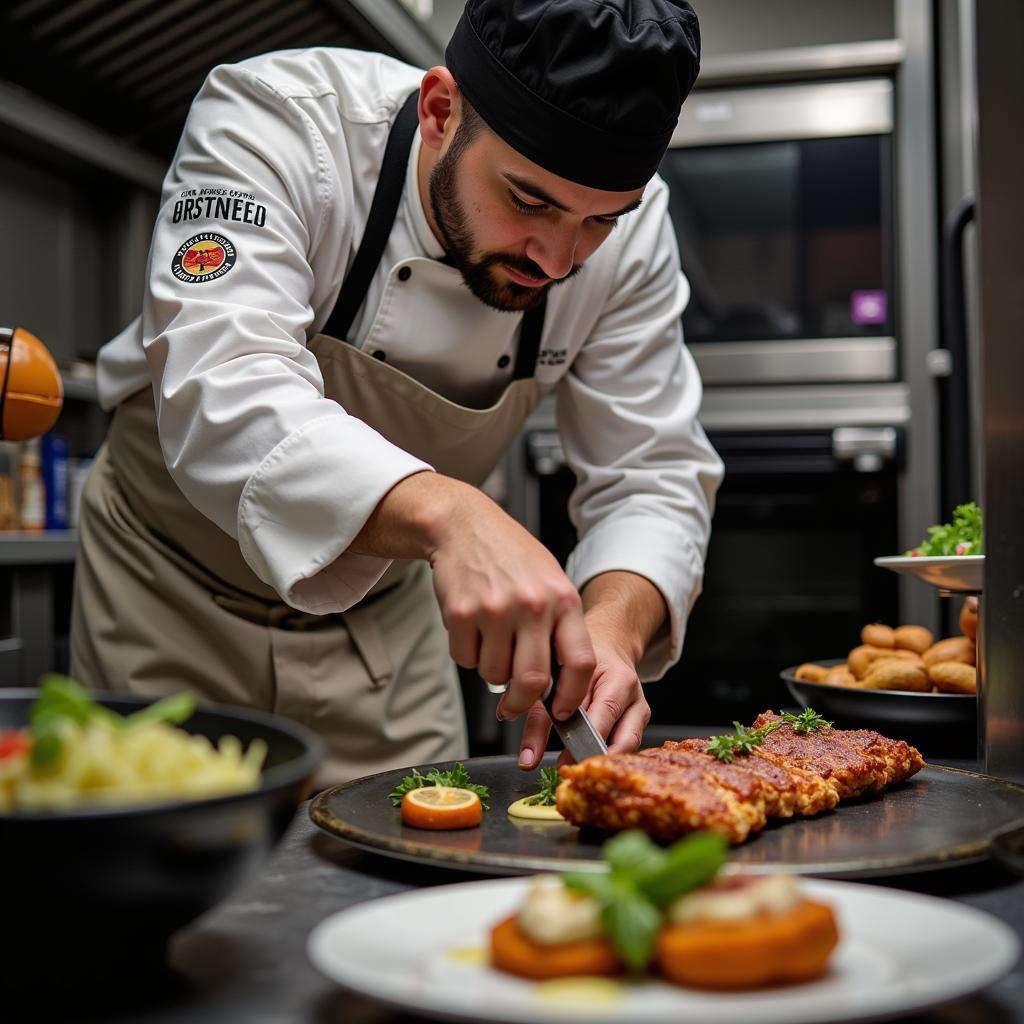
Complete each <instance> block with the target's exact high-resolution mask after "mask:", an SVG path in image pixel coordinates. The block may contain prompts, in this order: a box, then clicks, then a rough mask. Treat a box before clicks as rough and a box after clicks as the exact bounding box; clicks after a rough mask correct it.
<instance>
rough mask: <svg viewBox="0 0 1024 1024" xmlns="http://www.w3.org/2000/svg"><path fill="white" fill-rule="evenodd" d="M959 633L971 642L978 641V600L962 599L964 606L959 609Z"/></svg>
mask: <svg viewBox="0 0 1024 1024" xmlns="http://www.w3.org/2000/svg"><path fill="white" fill-rule="evenodd" d="M960 632H961V633H963V635H964V636H969V637H970V638H971V639H972V640H977V639H978V599H977V598H975V599H974V600H973V601H972V600H971V599H970V598H969V597H968V598H965V599H964V606H963V608H961V609H960Z"/></svg>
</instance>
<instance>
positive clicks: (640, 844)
mask: <svg viewBox="0 0 1024 1024" xmlns="http://www.w3.org/2000/svg"><path fill="white" fill-rule="evenodd" d="M728 845H729V844H728V842H727V840H726V839H725V837H724V836H722V835H720V834H719V833H717V832H695V833H693V834H692V835H690V836H687V837H686V838H685V839H680V840H679V842H677V843H674V844H673V845H672V846H670V847H669V848H668V849H667V850H665V849H662V848H661V847H660V846H657V845H655V844H654V843H653V842H651V840H650V839H649V838H648V837H647V835H646V834H645V833H643V832H635V831H631V832H622V833H620V834H619V835H617V836H615V838H614V839H609V840H608V842H606V843H605V844H604V846H603V847H602V848H601V855H602V857H603V858H604V859H605V861H607V863H608V870H607V871H605V872H603V873H596V872H571V873H569V874H567V875H563V876H562V881H563V882H564V884H565V886H566V888H569V889H574V890H576V891H577V892H583V893H586V894H587V895H589V896H591V897H593V898H594V899H595V900H597V902H598V903H599V904H600V906H601V925H602V927H603V929H604V931H605V934H606V935H607V936H608V939H609V941H610V942H611V944H612V945H613V946H614V947H615V951H616V952H617V953H618V954H619V956H620V957H621V958H622V962H623V963H624V964H625V965H626V966H627V967H628V968H629V969H630V970H632V971H642V970H643V969H644V968H645V967H646V966H647V965H648V964H649V963H650V962H651V958H652V956H653V954H654V941H655V938H656V936H657V934H658V930H659V929H660V928H661V925H662V917H663V909H664V908H665V907H666V906H667V905H668V904H669V903H671V902H672V901H673V900H675V899H678V898H679V897H680V896H682V895H684V894H685V893H687V892H689V891H690V890H691V889H696V888H697V887H698V886H700V885H704V884H705V883H706V882H710V881H711V879H712V878H714V877H715V874H716V873H717V872H718V869H719V868H720V867H721V866H722V864H723V863H724V862H725V858H726V851H727V849H728Z"/></svg>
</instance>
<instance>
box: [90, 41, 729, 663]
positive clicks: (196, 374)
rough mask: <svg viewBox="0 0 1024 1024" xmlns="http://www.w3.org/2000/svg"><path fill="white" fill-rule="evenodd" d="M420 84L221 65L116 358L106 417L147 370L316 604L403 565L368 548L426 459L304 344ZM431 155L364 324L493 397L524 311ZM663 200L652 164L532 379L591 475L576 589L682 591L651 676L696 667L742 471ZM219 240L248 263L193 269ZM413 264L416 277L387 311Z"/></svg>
mask: <svg viewBox="0 0 1024 1024" xmlns="http://www.w3.org/2000/svg"><path fill="white" fill-rule="evenodd" d="M421 77H422V72H421V71H420V70H418V69H416V68H413V67H410V66H409V65H406V64H403V63H401V62H399V61H396V60H393V59H391V58H388V57H385V56H383V55H380V54H374V53H365V52H362V51H355V50H345V49H331V48H318V49H307V50H292V51H282V52H277V53H269V54H265V55H263V56H260V57H256V58H253V59H251V60H247V61H243V62H242V63H240V64H235V65H224V66H220V67H217V68H214V70H213V71H212V72H211V73H210V75H209V77H208V78H207V80H206V82H205V84H204V85H203V87H202V89H201V91H200V92H199V95H198V96H197V97H196V100H195V102H194V103H193V105H192V109H191V112H190V114H189V117H188V120H187V123H186V125H185V128H184V132H183V135H182V138H181V142H180V143H179V146H178V149H177V152H176V154H175V157H174V160H173V162H172V164H171V167H170V170H169V171H168V173H167V177H166V179H165V181H164V186H163V196H162V205H161V209H160V212H159V215H158V218H157V222H156V226H155V230H154V234H153V241H152V247H151V250H150V259H149V265H148V270H147V281H146V290H145V298H144V305H143V313H142V317H141V318H140V320H136V321H135V322H134V323H132V324H131V325H130V326H129V327H128V328H127V329H126V330H125V331H123V332H122V333H121V334H120V335H118V336H117V337H116V338H114V339H113V340H112V341H110V342H109V343H108V344H107V345H105V346H104V347H103V349H102V350H101V352H100V354H99V364H98V384H99V396H100V402H101V404H102V405H103V407H104V408H106V409H108V410H109V409H112V408H114V407H115V406H116V405H117V404H118V403H120V402H121V401H122V400H124V399H125V398H127V397H128V396H129V395H131V394H134V393H135V392H137V391H138V390H140V389H141V388H143V387H145V386H146V385H148V384H150V383H152V386H153V388H154V393H155V399H156V409H157V417H158V423H159V431H160V441H161V447H162V449H163V454H164V458H165V460H166V462H167V466H168V469H169V471H170V473H171V476H172V477H173V479H174V480H175V482H176V483H177V484H178V486H179V487H180V488H181V490H182V492H183V493H184V494H185V496H186V497H187V498H188V500H189V501H190V502H191V503H192V504H193V505H194V506H195V507H196V508H197V509H199V511H201V512H202V513H203V514H204V515H206V516H208V517H209V518H210V519H211V520H212V521H213V522H214V523H216V524H217V525H218V526H219V527H220V528H221V529H222V530H224V531H225V532H226V533H228V534H230V535H231V536H232V537H234V538H236V539H237V541H238V543H239V545H240V548H241V551H242V554H243V556H244V557H245V560H246V562H247V563H248V564H249V566H250V567H251V568H252V569H253V571H254V572H255V573H256V575H257V576H259V577H260V579H262V580H263V581H264V582H266V583H268V584H269V585H270V586H272V587H273V588H274V589H275V590H276V591H277V592H278V593H279V594H280V595H281V597H282V599H283V600H285V601H286V602H288V603H289V604H291V605H293V606H294V607H296V608H299V609H301V610H303V611H308V612H313V613H320V614H323V613H328V612H338V611H344V610H345V609H347V608H349V607H351V606H352V605H353V604H354V603H356V602H357V601H358V600H360V599H361V598H362V597H363V596H364V595H365V594H366V592H367V591H368V590H369V588H370V587H371V586H372V585H373V584H374V583H375V582H376V580H377V579H378V578H379V577H380V575H381V574H382V573H383V571H384V570H385V569H386V567H387V565H388V564H389V563H388V560H387V559H383V558H376V557H371V556H367V555H359V554H354V553H351V552H348V551H347V548H348V546H349V545H350V544H351V542H352V540H353V539H354V538H355V536H356V534H357V533H358V532H359V530H360V529H361V528H362V526H363V524H364V523H365V522H366V520H367V519H368V518H369V516H370V514H371V513H372V512H373V510H374V508H375V507H376V506H377V504H378V502H379V501H380V500H381V499H382V498H383V496H384V495H385V494H386V493H387V491H388V490H390V488H391V487H393V486H394V485H395V484H396V483H397V482H398V481H400V480H402V479H403V478H404V477H406V476H408V475H410V474H412V473H415V472H418V471H420V470H423V469H429V468H430V467H428V466H427V465H426V464H425V463H423V462H421V461H420V460H419V459H417V458H415V457H413V456H412V455H410V454H409V453H407V452H405V451H403V450H401V449H399V448H397V447H396V446H394V445H392V444H391V443H390V442H388V441H387V440H386V439H385V438H384V437H383V436H381V435H380V434H379V433H378V432H377V431H375V430H374V429H373V428H372V427H370V426H368V425H367V424H366V423H364V422H363V421H361V420H359V419H356V418H355V417H352V416H349V415H347V414H346V412H345V410H344V409H343V408H342V407H341V406H340V405H339V404H337V403H336V402H333V401H330V400H328V399H325V397H324V394H323V381H322V378H321V375H320V371H319V367H318V365H317V362H316V360H315V358H314V357H313V355H312V354H311V353H310V352H309V350H308V349H307V348H306V339H307V338H311V337H313V336H314V335H315V334H316V333H317V332H318V331H319V330H320V329H321V327H322V326H323V324H324V323H325V322H326V320H327V318H328V316H329V315H330V313H331V311H332V309H333V307H334V303H335V300H336V298H337V295H338V292H339V289H340V286H341V282H342V279H343V278H344V276H345V273H346V271H347V270H348V267H349V264H350V263H351V260H352V258H353V257H354V254H355V250H356V248H357V246H358V244H359V241H360V240H361V238H362V232H363V228H364V226H365V223H366V218H367V214H368V212H369V206H370V201H371V199H372V196H373V192H374V189H375V187H376V184H377V176H378V171H379V168H380V165H381V160H382V157H383V152H384V146H385V143H386V141H387V135H388V130H389V127H390V123H391V121H392V120H393V119H394V117H395V114H396V112H397V110H398V108H399V106H400V105H401V103H402V101H403V100H404V99H405V97H406V96H407V95H408V94H409V93H410V92H411V91H412V90H413V89H415V88H417V87H418V85H419V82H420V79H421ZM419 145H420V138H419V133H417V134H416V139H415V142H414V145H413V148H412V153H411V156H410V159H409V167H408V172H407V178H406V186H405V192H404V196H403V199H402V203H401V205H400V207H399V211H398V214H397V217H396V220H395V224H394V227H393V230H392V232H391V236H390V239H389V241H388V245H387V249H386V251H385V255H384V258H383V259H382V260H381V263H380V265H379V266H378V268H377V271H376V274H375V276H374V278H373V282H372V284H371V285H370V289H369V292H368V295H367V298H366V301H365V303H364V305H363V308H362V309H361V311H360V313H359V314H358V315H357V318H356V321H355V323H354V324H353V327H352V329H351V331H350V338H349V340H350V341H352V342H353V343H355V344H356V345H358V346H359V347H361V348H362V349H363V350H364V351H366V352H368V353H380V354H381V356H382V357H384V358H386V359H387V361H388V363H389V364H391V365H392V366H395V367H397V368H398V369H401V370H403V371H405V372H406V373H408V374H410V375H411V376H413V377H415V378H416V379H417V380H419V381H420V382H422V383H423V384H425V385H426V386H427V387H429V388H431V389H432V390H434V391H436V392H438V393H440V394H442V395H444V396H445V397H447V398H449V399H451V400H452V401H455V402H458V403H460V404H463V405H471V406H477V407H483V406H486V405H488V404H490V403H491V402H492V401H493V400H494V399H495V398H496V397H497V395H498V394H500V392H501V390H502V389H503V387H504V386H505V385H506V384H507V383H508V382H509V381H510V380H511V379H512V373H513V369H514V364H515V350H516V343H517V340H518V332H519V324H520V322H521V319H522V318H521V317H520V316H518V315H514V314H509V313H502V312H499V311H496V310H493V309H491V308H489V307H488V306H486V305H484V304H483V303H482V302H480V301H478V300H477V299H476V298H475V297H474V296H473V295H472V293H471V292H470V291H469V290H468V288H466V286H465V284H464V282H463V281H462V278H461V274H459V272H458V271H456V270H454V269H453V268H451V267H449V266H447V265H446V264H443V263H440V262H438V260H439V258H440V257H442V256H443V249H442V247H441V246H440V244H439V243H438V241H437V239H436V238H435V237H434V235H433V233H432V232H431V230H430V227H429V225H428V222H427V219H426V216H425V214H424V210H423V206H422V202H421V198H420V193H419V188H418V185H417V178H416V161H417V156H418V153H419ZM667 209H668V191H667V188H666V186H665V184H664V182H663V181H661V179H660V178H655V179H654V180H653V181H652V182H651V183H650V184H649V185H648V186H647V189H646V192H645V195H644V200H643V203H642V205H641V206H640V208H639V209H638V210H636V211H634V212H632V213H629V214H626V215H624V216H622V217H621V218H620V219H619V223H618V225H617V226H616V227H615V228H614V230H613V231H612V232H611V233H610V235H609V237H608V238H607V240H606V241H605V242H604V243H603V244H602V246H601V247H600V248H599V249H598V250H597V251H596V252H595V253H594V254H593V255H592V256H591V257H590V258H589V259H588V260H587V262H586V264H585V265H584V268H583V270H582V271H581V272H580V273H579V274H578V275H577V276H576V277H575V278H573V279H572V280H570V281H568V282H565V283H563V284H560V285H558V286H556V287H554V288H552V289H551V291H550V294H549V298H548V304H547V317H546V321H545V327H544V334H543V338H542V341H541V352H540V355H539V357H538V363H537V368H536V371H535V375H536V379H537V381H538V383H539V384H540V386H541V388H542V389H543V390H544V391H549V390H554V391H555V393H556V406H557V422H558V428H559V432H560V435H561V441H562V446H563V450H564V452H565V456H566V460H567V462H568V464H569V465H570V467H571V468H572V469H573V471H574V472H575V474H576V476H577V480H578V484H577V487H576V489H575V491H574V493H573V495H572V498H571V500H570V506H569V514H570V516H571V519H572V521H573V523H574V525H575V526H576V528H577V530H578V535H579V541H578V544H577V546H576V548H575V550H574V551H573V552H572V554H571V556H570V558H569V562H568V565H567V572H568V575H569V576H570V578H571V579H572V580H573V582H574V583H575V584H576V585H577V586H578V587H582V586H583V585H584V584H585V583H586V582H587V581H588V580H589V579H591V578H592V577H594V576H596V575H598V574H599V573H602V572H606V571H610V570H627V571H630V572H634V573H638V574H640V575H641V576H644V577H646V578H647V579H649V580H650V581H651V582H652V583H654V584H655V586H657V587H658V588H659V590H660V591H661V593H662V594H663V595H664V597H665V600H666V604H667V606H668V609H669V612H670V621H669V623H668V626H667V628H665V629H663V630H662V631H661V633H660V634H659V636H658V637H657V638H656V639H655V642H654V643H652V645H651V647H650V649H649V650H648V652H647V655H646V656H645V659H644V662H643V663H642V664H641V666H640V668H641V676H642V677H643V678H647V679H651V678H657V677H658V676H660V675H661V674H662V673H663V672H664V671H665V669H666V668H667V667H668V666H669V665H671V664H672V663H673V662H674V661H675V660H677V659H678V657H679V654H680V650H681V646H682V639H683V631H684V624H685V621H686V616H687V613H688V611H689V608H690V606H691V605H692V602H693V601H694V599H695V598H696V596H697V594H698V593H699V591H700V584H701V578H702V573H703V563H704V555H705V552H706V547H707V541H708V535H709V531H710V519H711V512H712V506H713V501H714V494H715V491H716V488H717V486H718V483H719V481H720V479H721V473H722V467H721V462H720V461H719V459H718V457H717V456H716V454H715V453H714V451H713V449H712V448H711V446H710V445H709V444H708V442H707V439H706V437H705V436H704V433H703V431H702V430H701V428H700V426H699V425H698V423H697V420H696V416H697V411H698V408H699V405H700V399H701V385H700V379H699V377H698V374H697V371H696V368H695V366H694V364H693V361H692V358H691V357H690V355H689V353H688V352H687V350H686V349H685V347H684V346H683V344H682V337H681V326H680V315H681V313H682V311H683V308H684V306H685V305H686V302H687V300H688V298H689V286H688V285H687V283H686V280H685V279H684V277H683V276H682V274H681V273H680V269H679V264H678V255H677V249H676V243H675V238H674V235H673V232H672V228H671V225H670V222H669V220H668V216H667ZM203 235H210V236H216V237H217V238H220V239H221V240H222V241H223V240H226V241H227V242H228V243H229V244H228V246H227V247H226V248H227V253H228V258H226V259H225V261H224V263H223V264H222V266H221V268H219V269H220V273H219V274H218V275H216V276H215V275H212V274H211V275H210V276H209V277H208V278H206V279H203V280H201V281H195V280H194V279H189V275H187V274H182V273H181V259H182V258H181V252H182V249H183V247H187V245H188V244H189V243H190V242H191V240H193V239H194V238H196V237H197V236H203ZM218 244H219V243H218ZM229 264H230V265H229ZM225 266H227V269H226V270H225V269H224V267H225ZM406 270H408V271H409V273H408V274H406V273H405V271H406ZM400 271H402V276H400V277H399V278H398V280H400V281H403V282H404V286H403V287H401V288H392V289H391V294H392V295H393V296H394V297H393V299H391V300H389V302H388V303H387V304H385V307H384V308H380V307H381V297H382V295H383V294H384V290H385V285H386V284H387V283H388V281H389V280H393V279H394V276H395V275H397V274H399V272H400ZM182 278H185V279H184V280H182ZM503 356H508V357H510V358H508V359H503V358H502V357H503Z"/></svg>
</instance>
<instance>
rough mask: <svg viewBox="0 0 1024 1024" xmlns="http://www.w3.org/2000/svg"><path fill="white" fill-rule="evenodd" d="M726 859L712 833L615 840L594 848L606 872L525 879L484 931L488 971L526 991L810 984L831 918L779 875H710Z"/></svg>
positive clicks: (831, 934) (829, 945)
mask: <svg viewBox="0 0 1024 1024" xmlns="http://www.w3.org/2000/svg"><path fill="white" fill-rule="evenodd" d="M726 849H727V844H726V842H725V840H724V838H723V837H722V836H721V835H720V834H718V833H699V834H696V835H692V836H689V837H687V838H685V839H683V840H680V841H679V842H677V843H676V844H675V845H673V846H672V847H670V848H669V849H667V850H663V849H661V848H659V847H658V846H656V845H655V844H654V843H652V842H651V840H650V839H648V837H647V836H646V835H645V834H644V833H642V832H632V831H631V832H624V833H622V834H621V835H619V836H616V837H615V838H614V839H612V840H610V841H609V842H607V843H606V844H605V846H604V848H603V851H602V854H603V856H604V859H605V860H606V861H607V865H608V870H607V871H606V872H605V873H599V874H598V873H570V874H566V875H561V876H554V875H550V876H540V877H538V878H537V879H535V880H534V882H533V884H532V885H531V887H530V889H529V892H528V894H527V896H526V899H525V901H524V903H523V905H522V906H521V907H520V908H519V910H518V912H517V913H515V914H513V915H512V916H510V917H507V918H505V919H504V920H502V921H500V922H499V923H498V924H497V925H495V926H494V928H493V930H492V932H491V944H490V955H491V962H492V964H493V966H494V967H496V968H497V969H498V970H502V971H506V972H507V973H510V974H515V975H518V976H519V977H523V978H529V979H532V980H537V981H540V980H548V979H553V978H564V977H573V976H580V975H583V976H588V975H589V976H594V975H597V976H608V975H617V974H624V973H633V974H640V973H643V972H652V973H655V974H657V975H660V976H661V977H663V978H665V979H667V980H669V981H672V982H675V983H677V984H679V985H686V986H692V987H696V988H705V989H719V990H733V989H750V988H756V987H759V986H764V985H773V984H785V983H798V982H804V981H809V980H811V979H814V978H817V977H820V976H821V975H822V974H823V973H824V972H825V970H826V968H827V964H828V959H829V956H830V955H831V953H832V950H833V949H834V948H835V946H836V945H837V943H838V940H839V933H838V929H837V926H836V922H835V917H834V915H833V913H832V910H831V908H829V907H828V906H826V905H824V904H822V903H819V902H816V901H813V900H809V899H807V898H805V897H804V896H803V895H801V893H800V890H799V888H798V885H797V882H796V880H795V879H793V878H792V877H789V876H782V875H770V876H746V875H729V876H725V877H716V876H717V874H718V870H719V868H720V867H721V865H722V864H723V863H724V861H725V858H726Z"/></svg>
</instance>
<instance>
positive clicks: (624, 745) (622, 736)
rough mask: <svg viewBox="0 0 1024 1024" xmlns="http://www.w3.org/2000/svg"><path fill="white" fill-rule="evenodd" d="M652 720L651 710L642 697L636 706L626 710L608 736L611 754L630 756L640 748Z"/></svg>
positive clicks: (632, 705) (633, 705)
mask: <svg viewBox="0 0 1024 1024" xmlns="http://www.w3.org/2000/svg"><path fill="white" fill-rule="evenodd" d="M650 720H651V708H650V705H649V704H648V703H647V700H646V699H645V698H644V697H642V696H641V698H640V700H638V701H637V702H636V703H635V704H631V705H630V706H629V707H628V708H626V711H625V713H624V714H623V715H622V717H621V718H620V719H619V720H618V722H616V724H615V726H614V727H613V728H612V731H611V733H610V734H609V736H608V753H609V754H628V753H631V752H632V751H634V750H636V749H638V748H639V746H640V744H641V743H642V742H643V738H644V729H646V728H647V723H648V722H649V721H650Z"/></svg>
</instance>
